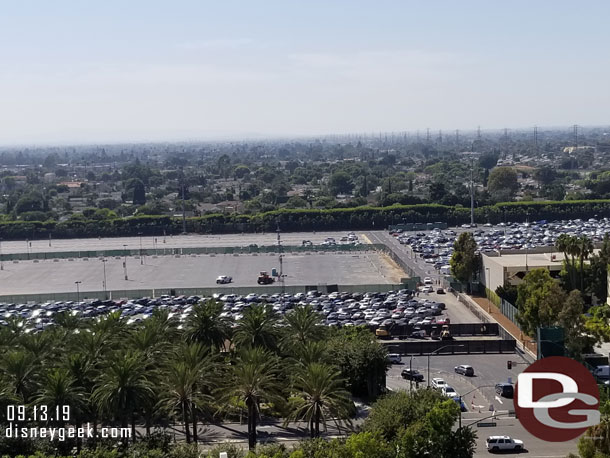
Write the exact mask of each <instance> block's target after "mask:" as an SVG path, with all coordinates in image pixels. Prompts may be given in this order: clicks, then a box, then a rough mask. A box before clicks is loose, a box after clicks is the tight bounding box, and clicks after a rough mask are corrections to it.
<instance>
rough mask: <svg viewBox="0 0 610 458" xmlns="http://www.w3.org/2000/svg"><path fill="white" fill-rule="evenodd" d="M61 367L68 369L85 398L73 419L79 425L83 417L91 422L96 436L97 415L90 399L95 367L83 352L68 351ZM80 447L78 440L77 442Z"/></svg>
mask: <svg viewBox="0 0 610 458" xmlns="http://www.w3.org/2000/svg"><path fill="white" fill-rule="evenodd" d="M62 367H63V368H65V370H67V371H68V373H69V374H70V376H71V377H72V379H73V381H74V382H73V383H74V386H75V387H77V388H78V390H81V391H82V392H83V393H85V400H84V403H83V405H82V408H81V410H80V412H76V415H75V416H74V420H75V422H76V426H77V427H80V426H81V424H82V422H83V421H84V419H88V420H87V421H91V422H92V423H93V432H94V434H93V436H94V437H97V416H96V413H97V411H96V408H95V404H94V403H93V401H92V399H91V395H92V393H93V388H94V378H95V374H96V371H95V367H94V364H93V363H92V361H91V360H90V358H89V356H88V355H87V354H85V353H82V352H79V353H69V354H68V356H67V358H66V359H65V360H64V362H63V364H62ZM78 446H79V449H80V441H79V442H78Z"/></svg>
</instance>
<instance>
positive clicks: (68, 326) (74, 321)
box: [53, 312, 82, 331]
mask: <svg viewBox="0 0 610 458" xmlns="http://www.w3.org/2000/svg"><path fill="white" fill-rule="evenodd" d="M53 321H54V322H55V324H56V325H57V326H59V327H60V328H62V329H64V330H66V331H74V330H76V329H78V328H79V327H80V325H81V324H82V322H81V319H80V318H79V317H78V316H76V315H72V314H71V313H69V312H59V313H57V314H55V316H54V317H53Z"/></svg>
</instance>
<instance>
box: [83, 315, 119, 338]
mask: <svg viewBox="0 0 610 458" xmlns="http://www.w3.org/2000/svg"><path fill="white" fill-rule="evenodd" d="M90 330H91V331H92V332H93V333H94V334H100V335H102V336H104V338H105V339H106V340H107V341H112V340H115V339H119V338H120V337H121V336H123V335H124V334H125V332H126V331H127V322H126V321H125V320H122V319H121V311H120V310H117V311H116V312H112V313H109V314H108V315H104V316H102V317H100V318H98V319H97V320H93V321H91V322H90Z"/></svg>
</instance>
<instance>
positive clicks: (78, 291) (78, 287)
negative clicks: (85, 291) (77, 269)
mask: <svg viewBox="0 0 610 458" xmlns="http://www.w3.org/2000/svg"><path fill="white" fill-rule="evenodd" d="M74 283H75V284H76V303H77V304H78V303H79V302H80V284H81V283H82V281H75V282H74Z"/></svg>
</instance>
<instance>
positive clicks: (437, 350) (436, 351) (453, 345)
mask: <svg viewBox="0 0 610 458" xmlns="http://www.w3.org/2000/svg"><path fill="white" fill-rule="evenodd" d="M464 346H465V345H464V344H451V345H444V346H442V347H441V348H437V349H436V350H434V351H433V352H432V353H428V354H427V355H426V356H428V387H430V356H432V355H435V354H437V353H438V352H439V351H441V350H444V349H445V348H451V347H464Z"/></svg>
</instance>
